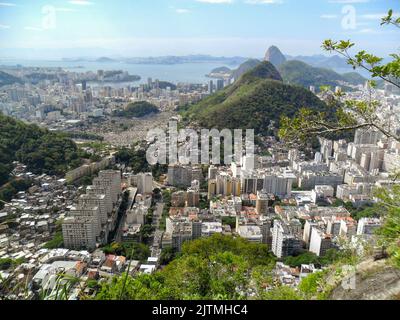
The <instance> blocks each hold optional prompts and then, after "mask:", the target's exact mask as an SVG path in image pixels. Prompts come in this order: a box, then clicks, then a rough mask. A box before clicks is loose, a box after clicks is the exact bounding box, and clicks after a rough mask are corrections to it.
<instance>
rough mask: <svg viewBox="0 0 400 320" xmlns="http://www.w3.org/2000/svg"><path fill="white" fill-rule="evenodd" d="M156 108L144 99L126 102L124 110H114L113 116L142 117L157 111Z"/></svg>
mask: <svg viewBox="0 0 400 320" xmlns="http://www.w3.org/2000/svg"><path fill="white" fill-rule="evenodd" d="M159 112H160V110H158V108H157V107H156V106H155V105H153V104H151V103H148V102H146V101H138V102H134V103H130V104H128V106H127V107H126V109H125V110H117V111H114V116H116V117H125V118H132V117H135V118H142V117H145V116H147V115H149V114H152V113H159Z"/></svg>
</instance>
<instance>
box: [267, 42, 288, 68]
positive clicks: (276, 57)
mask: <svg viewBox="0 0 400 320" xmlns="http://www.w3.org/2000/svg"><path fill="white" fill-rule="evenodd" d="M264 60H265V61H269V62H271V63H272V64H273V65H274V66H275V67H279V66H280V65H281V64H283V63H285V62H286V58H285V56H284V55H283V53H282V52H281V50H279V48H278V47H276V46H271V47H269V48H268V50H267V53H266V54H265V59H264Z"/></svg>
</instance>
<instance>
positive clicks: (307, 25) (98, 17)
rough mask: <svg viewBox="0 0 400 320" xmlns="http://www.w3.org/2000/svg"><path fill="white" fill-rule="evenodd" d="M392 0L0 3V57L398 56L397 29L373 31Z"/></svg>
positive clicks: (398, 7) (399, 7)
mask: <svg viewBox="0 0 400 320" xmlns="http://www.w3.org/2000/svg"><path fill="white" fill-rule="evenodd" d="M389 8H393V9H394V11H395V12H396V14H398V13H399V12H400V1H399V0H113V1H109V0H71V1H68V0H53V1H52V0H45V1H44V0H0V56H3V57H4V56H10V57H11V56H20V57H22V56H27V55H28V56H29V55H31V56H34V55H35V54H36V56H40V57H46V58H60V57H72V56H89V55H90V56H102V55H112V56H160V55H186V54H212V55H225V56H234V55H240V56H248V57H262V56H263V55H264V52H265V50H266V49H267V48H268V46H270V45H272V44H274V45H277V46H279V47H280V48H281V49H282V51H283V52H284V53H286V54H291V55H300V54H303V55H310V54H320V53H323V52H322V51H321V49H320V45H321V43H322V41H323V40H324V39H327V38H333V39H352V40H353V41H355V42H356V43H357V44H358V46H359V47H360V48H362V49H367V50H370V51H373V52H375V53H377V54H380V55H387V54H389V53H392V52H396V51H397V52H398V51H399V43H400V42H399V41H398V40H399V39H400V32H399V31H398V29H397V30H396V29H395V27H381V26H380V17H381V16H382V15H384V14H385V13H386V12H387V11H388V9H389Z"/></svg>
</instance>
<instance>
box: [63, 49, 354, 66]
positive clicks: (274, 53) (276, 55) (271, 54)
mask: <svg viewBox="0 0 400 320" xmlns="http://www.w3.org/2000/svg"><path fill="white" fill-rule="evenodd" d="M62 60H63V61H68V62H86V61H90V62H99V63H112V62H124V63H131V64H161V65H163V64H164V65H171V64H184V63H207V62H208V63H221V65H228V66H238V65H240V64H242V63H244V62H245V61H247V60H250V58H248V57H241V56H236V57H215V56H211V55H188V56H160V57H132V58H130V57H127V58H121V57H120V58H113V57H99V58H86V57H81V58H73V59H70V58H64V59H62ZM252 60H253V59H252ZM260 60H263V59H260ZM264 60H267V61H270V62H271V63H272V64H273V65H275V66H276V67H279V65H280V64H282V63H284V62H286V61H287V60H298V61H302V62H305V63H307V64H309V65H311V66H313V67H324V68H330V69H334V70H337V69H349V70H350V69H351V68H350V67H349V65H348V64H347V63H346V59H344V58H341V57H339V56H337V55H335V56H331V57H328V56H324V55H313V56H290V55H284V54H282V52H281V51H280V50H279V48H278V47H276V46H271V47H270V48H269V49H268V51H267V53H266V55H265V57H264Z"/></svg>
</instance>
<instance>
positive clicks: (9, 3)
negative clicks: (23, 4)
mask: <svg viewBox="0 0 400 320" xmlns="http://www.w3.org/2000/svg"><path fill="white" fill-rule="evenodd" d="M16 6H17V5H16V4H15V3H11V2H0V7H16Z"/></svg>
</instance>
